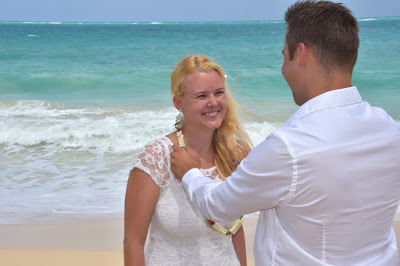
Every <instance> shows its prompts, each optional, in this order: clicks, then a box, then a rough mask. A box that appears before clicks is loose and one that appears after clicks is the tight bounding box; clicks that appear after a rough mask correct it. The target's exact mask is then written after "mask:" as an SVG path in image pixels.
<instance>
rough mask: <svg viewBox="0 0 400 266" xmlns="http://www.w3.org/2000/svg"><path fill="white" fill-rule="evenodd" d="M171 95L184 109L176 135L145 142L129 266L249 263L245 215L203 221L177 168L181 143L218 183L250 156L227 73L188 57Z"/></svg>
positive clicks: (133, 196) (136, 178)
mask: <svg viewBox="0 0 400 266" xmlns="http://www.w3.org/2000/svg"><path fill="white" fill-rule="evenodd" d="M171 92H172V94H173V103H174V105H175V107H176V108H177V109H178V110H179V111H180V115H179V116H178V118H177V124H176V127H177V131H176V132H173V133H171V134H169V135H167V136H165V137H161V138H159V139H156V140H153V141H151V142H150V143H148V144H146V145H145V147H144V148H143V150H142V152H141V153H140V154H139V156H138V159H137V161H136V162H135V165H134V167H133V169H132V171H131V173H130V175H129V180H128V185H127V190H126V198H125V238H124V258H125V265H126V266H128V265H145V264H146V265H157V266H160V265H218V266H223V265H229V266H231V265H246V250H245V240H244V231H243V227H241V226H240V225H241V219H240V217H238V220H237V221H232V222H229V223H215V222H214V221H211V220H209V219H207V218H206V217H204V216H202V215H201V214H200V213H199V212H198V211H197V210H195V209H193V208H192V206H191V205H190V203H189V202H188V201H187V198H186V193H185V191H184V190H183V188H182V185H181V183H180V181H178V180H177V179H176V178H175V177H174V176H173V174H172V172H171V170H170V160H171V158H170V152H171V149H172V146H173V145H174V144H179V145H180V146H182V147H184V148H185V149H187V150H188V151H189V152H191V153H193V154H197V156H198V158H199V160H200V162H201V168H202V171H203V173H204V174H205V175H206V176H208V177H209V178H211V179H213V180H215V181H223V180H224V179H225V177H227V176H229V175H231V173H232V171H233V170H235V169H236V167H237V165H238V164H239V163H240V162H241V160H242V159H243V158H245V157H246V155H247V154H248V152H249V151H250V149H251V148H250V141H249V138H248V136H247V134H246V133H245V132H244V130H243V129H242V127H241V125H240V123H239V121H238V119H237V117H236V113H235V109H234V105H235V102H234V100H233V99H232V97H231V95H230V93H229V91H228V88H227V87H226V86H225V73H224V70H223V68H222V67H221V66H219V65H218V64H216V63H214V62H212V61H210V60H209V59H208V58H206V57H204V56H202V55H191V56H188V57H186V58H184V59H183V60H182V61H180V62H179V63H178V65H177V66H176V67H175V69H174V71H173V72H172V74H171ZM149 229H150V232H149V234H148V231H149ZM147 237H148V245H147V247H146V250H145V251H144V245H145V241H146V238H147Z"/></svg>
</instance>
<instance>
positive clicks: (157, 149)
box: [133, 140, 169, 187]
mask: <svg viewBox="0 0 400 266" xmlns="http://www.w3.org/2000/svg"><path fill="white" fill-rule="evenodd" d="M164 146H165V145H163V142H162V141H161V140H154V141H151V142H149V143H147V144H146V145H145V146H144V147H143V149H142V151H141V153H140V154H139V156H138V158H137V160H136V161H135V163H134V166H133V168H138V169H141V170H142V171H144V172H145V173H147V174H148V175H149V176H150V177H151V178H152V179H153V180H154V182H155V183H156V184H157V186H159V187H161V186H163V185H165V183H166V181H167V179H168V167H169V166H168V164H169V161H168V158H167V154H166V149H167V148H166V147H164Z"/></svg>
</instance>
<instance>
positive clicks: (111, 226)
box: [0, 217, 400, 266]
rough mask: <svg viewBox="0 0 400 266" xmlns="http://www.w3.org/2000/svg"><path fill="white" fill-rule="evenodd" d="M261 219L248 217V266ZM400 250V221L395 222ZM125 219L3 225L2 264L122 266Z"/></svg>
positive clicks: (16, 265) (246, 234)
mask: <svg viewBox="0 0 400 266" xmlns="http://www.w3.org/2000/svg"><path fill="white" fill-rule="evenodd" d="M257 222H258V218H250V217H245V218H244V219H243V225H244V230H245V238H246V252H247V261H248V266H254V258H253V242H254V236H255V230H256V226H257ZM393 227H394V229H395V231H396V238H397V246H398V247H399V249H400V220H395V221H394V222H393ZM123 230H124V221H123V219H114V220H107V221H85V222H73V223H60V224H34V225H0V236H1V238H0V265H7V266H8V265H9V266H22V265H31V266H36V265H37V266H53V265H57V266H64V265H65V266H67V265H74V266H80V265H82V266H90V265H96V266H113V265H123Z"/></svg>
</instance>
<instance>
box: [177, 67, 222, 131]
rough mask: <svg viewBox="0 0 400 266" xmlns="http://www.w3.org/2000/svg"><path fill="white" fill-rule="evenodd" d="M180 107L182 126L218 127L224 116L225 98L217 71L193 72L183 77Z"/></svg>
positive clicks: (197, 127)
mask: <svg viewBox="0 0 400 266" xmlns="http://www.w3.org/2000/svg"><path fill="white" fill-rule="evenodd" d="M184 85H185V86H184V87H185V91H184V93H183V96H182V98H181V99H180V101H179V102H180V105H181V106H180V107H181V108H182V112H183V115H184V117H185V126H184V127H191V128H192V127H193V128H196V129H198V130H204V129H212V130H215V129H217V128H219V127H220V126H221V124H222V120H223V119H224V117H225V114H226V109H227V100H226V94H225V84H224V81H223V80H222V78H221V77H220V76H219V74H218V72H217V71H211V72H193V73H191V74H190V75H188V76H187V77H186V78H185V81H184Z"/></svg>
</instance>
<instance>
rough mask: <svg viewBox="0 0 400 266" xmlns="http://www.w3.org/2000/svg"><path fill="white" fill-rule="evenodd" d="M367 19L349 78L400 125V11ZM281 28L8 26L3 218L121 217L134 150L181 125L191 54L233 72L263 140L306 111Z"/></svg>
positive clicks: (4, 29)
mask: <svg viewBox="0 0 400 266" xmlns="http://www.w3.org/2000/svg"><path fill="white" fill-rule="evenodd" d="M359 25H360V39H361V44H360V51H359V59H358V62H357V64H356V67H355V70H354V73H353V84H354V85H356V86H357V87H358V88H359V90H360V93H361V95H362V97H363V98H364V99H365V100H367V101H369V102H370V103H371V104H372V105H377V106H381V107H383V108H384V109H385V110H386V111H387V112H388V113H389V114H390V115H392V117H393V118H394V119H395V120H396V121H397V123H399V125H400V104H399V103H400V64H399V63H398V59H399V56H400V18H399V17H396V18H374V19H360V20H359ZM285 28H286V26H285V23H284V22H283V21H263V22H204V23H61V22H0V224H36V223H61V222H73V221H83V220H98V219H102V220H107V219H115V218H122V217H123V212H124V197H125V189H126V182H127V178H128V175H129V171H130V169H131V168H132V165H133V163H134V161H135V159H136V156H137V154H138V152H139V151H140V149H141V148H142V147H143V146H144V144H145V143H146V142H148V141H150V140H152V139H154V138H157V137H160V136H163V135H166V134H168V133H169V132H171V131H172V130H173V124H174V122H175V116H176V115H177V111H176V110H175V108H174V107H173V104H172V96H171V93H170V79H169V78H170V74H171V72H172V70H173V68H174V66H175V65H176V64H177V63H178V62H179V61H180V60H181V59H182V58H184V57H186V56H187V55H189V54H204V55H206V56H208V57H209V58H211V59H212V60H214V61H216V62H217V63H219V64H220V65H222V66H223V67H224V68H225V70H226V74H227V76H228V85H229V87H230V90H231V92H232V94H233V96H234V97H235V99H236V100H237V102H238V103H239V104H240V105H241V106H242V107H243V108H244V109H245V110H246V111H247V112H249V113H251V114H248V113H246V112H242V111H239V115H240V118H241V119H242V121H243V124H244V126H245V128H246V130H247V132H248V133H249V135H250V137H251V139H252V141H253V143H254V144H258V143H260V142H261V141H262V140H264V139H265V137H266V136H268V134H269V133H271V132H272V131H274V130H275V129H277V128H278V127H280V126H281V125H283V123H284V121H285V120H286V119H287V118H289V116H290V115H291V114H292V113H293V112H294V111H296V110H297V108H298V107H297V106H296V105H295V104H294V103H293V99H292V94H291V91H290V88H289V87H288V85H287V84H286V82H285V80H284V78H283V77H282V75H281V64H282V61H283V57H282V54H281V51H282V49H283V41H284V34H285ZM396 218H397V219H400V213H399V211H398V213H397V216H396Z"/></svg>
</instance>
